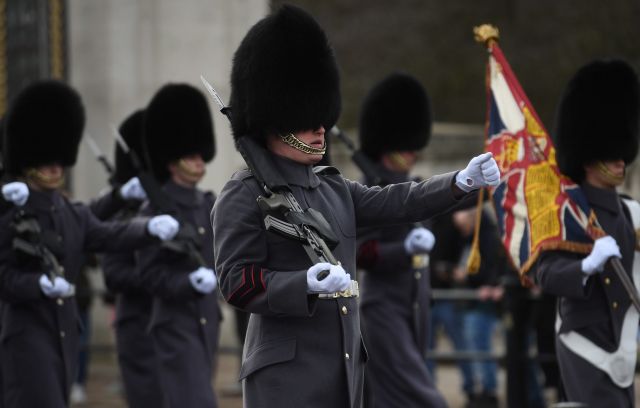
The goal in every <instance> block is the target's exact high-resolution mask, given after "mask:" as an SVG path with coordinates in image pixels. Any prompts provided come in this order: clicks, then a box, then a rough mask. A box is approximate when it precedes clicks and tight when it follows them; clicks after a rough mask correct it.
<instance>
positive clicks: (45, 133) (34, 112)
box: [2, 80, 85, 176]
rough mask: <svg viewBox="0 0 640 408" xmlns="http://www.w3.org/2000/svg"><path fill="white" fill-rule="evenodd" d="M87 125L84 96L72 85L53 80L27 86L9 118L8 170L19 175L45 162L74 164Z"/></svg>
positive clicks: (16, 101)
mask: <svg viewBox="0 0 640 408" xmlns="http://www.w3.org/2000/svg"><path fill="white" fill-rule="evenodd" d="M84 124H85V113H84V106H83V104H82V99H81V98H80V95H79V94H78V93H77V92H76V91H75V90H74V89H72V88H71V87H70V86H69V85H67V84H65V83H62V82H59V81H54V80H43V81H37V82H34V83H32V84H30V85H28V86H27V87H26V88H25V89H24V90H23V91H22V92H20V94H18V95H17V96H16V99H15V100H14V101H13V103H12V105H11V107H10V108H9V112H8V114H7V117H6V123H5V126H6V129H5V134H4V146H3V149H2V151H3V152H4V157H5V163H4V165H5V171H7V172H8V173H9V174H11V175H12V176H19V175H21V173H22V172H23V170H24V169H27V168H30V167H37V166H41V165H45V164H51V163H59V164H61V165H62V166H64V167H68V166H73V165H74V164H75V163H76V157H77V155H78V145H79V144H80V139H81V138H82V132H83V130H84Z"/></svg>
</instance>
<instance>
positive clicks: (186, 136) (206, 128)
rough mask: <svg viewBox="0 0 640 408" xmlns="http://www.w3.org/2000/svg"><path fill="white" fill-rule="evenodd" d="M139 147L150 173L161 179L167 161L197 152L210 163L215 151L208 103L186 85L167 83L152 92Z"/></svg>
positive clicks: (164, 174)
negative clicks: (153, 94) (141, 145)
mask: <svg viewBox="0 0 640 408" xmlns="http://www.w3.org/2000/svg"><path fill="white" fill-rule="evenodd" d="M142 143H143V150H144V152H145V154H144V156H145V157H146V163H148V164H149V165H150V167H151V170H152V172H153V174H154V176H155V177H156V178H157V179H158V180H160V181H162V182H164V181H166V180H167V179H168V178H169V176H170V174H169V168H168V165H169V163H171V162H173V161H176V160H178V159H180V158H182V157H185V156H188V155H191V154H197V153H199V154H200V155H201V156H202V159H203V160H204V161H205V162H210V161H211V160H213V157H214V156H215V153H216V146H215V134H214V130H213V121H212V118H211V112H210V111H209V105H208V104H207V100H206V99H205V97H204V95H203V94H202V92H200V91H199V90H197V89H196V88H194V87H193V86H191V85H187V84H168V85H165V86H163V87H162V88H160V90H159V91H158V92H157V93H156V94H155V96H154V97H153V99H151V102H150V103H149V106H147V109H146V112H145V115H144V134H143V142H142Z"/></svg>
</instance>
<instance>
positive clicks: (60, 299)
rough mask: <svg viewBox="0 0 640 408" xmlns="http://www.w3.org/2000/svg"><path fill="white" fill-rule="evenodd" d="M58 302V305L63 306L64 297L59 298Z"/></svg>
mask: <svg viewBox="0 0 640 408" xmlns="http://www.w3.org/2000/svg"><path fill="white" fill-rule="evenodd" d="M56 302H57V303H58V305H60V306H62V305H64V300H62V298H58V300H56Z"/></svg>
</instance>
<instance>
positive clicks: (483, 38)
mask: <svg viewBox="0 0 640 408" xmlns="http://www.w3.org/2000/svg"><path fill="white" fill-rule="evenodd" d="M473 37H474V38H475V40H476V41H477V42H479V43H483V44H485V45H487V46H489V45H491V42H493V41H498V40H499V39H500V30H498V27H496V26H492V25H491V24H482V25H479V26H476V27H473Z"/></svg>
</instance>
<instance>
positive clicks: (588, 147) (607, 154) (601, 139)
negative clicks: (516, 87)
mask: <svg viewBox="0 0 640 408" xmlns="http://www.w3.org/2000/svg"><path fill="white" fill-rule="evenodd" d="M639 93H640V91H639V85H638V76H637V74H636V72H635V71H634V70H633V68H632V67H631V66H630V65H629V64H628V63H626V62H625V61H622V60H596V61H593V62H591V63H589V64H587V65H585V66H583V67H582V68H580V69H579V70H578V72H577V73H576V74H575V75H574V76H573V78H572V79H571V80H570V81H569V84H568V85H567V88H566V89H565V91H564V95H563V96H562V99H561V101H560V105H559V108H558V112H557V118H556V127H555V132H554V144H555V147H556V158H557V161H558V165H559V167H560V170H561V171H562V172H563V173H564V174H565V175H567V176H569V177H570V178H571V179H572V180H573V181H575V182H577V183H581V182H582V181H583V179H584V177H585V172H584V165H585V164H588V163H592V162H594V161H599V160H619V159H623V160H624V161H625V163H627V164H628V163H631V162H632V161H633V160H634V159H635V157H636V154H637V152H638V121H639V109H640V104H639Z"/></svg>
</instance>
